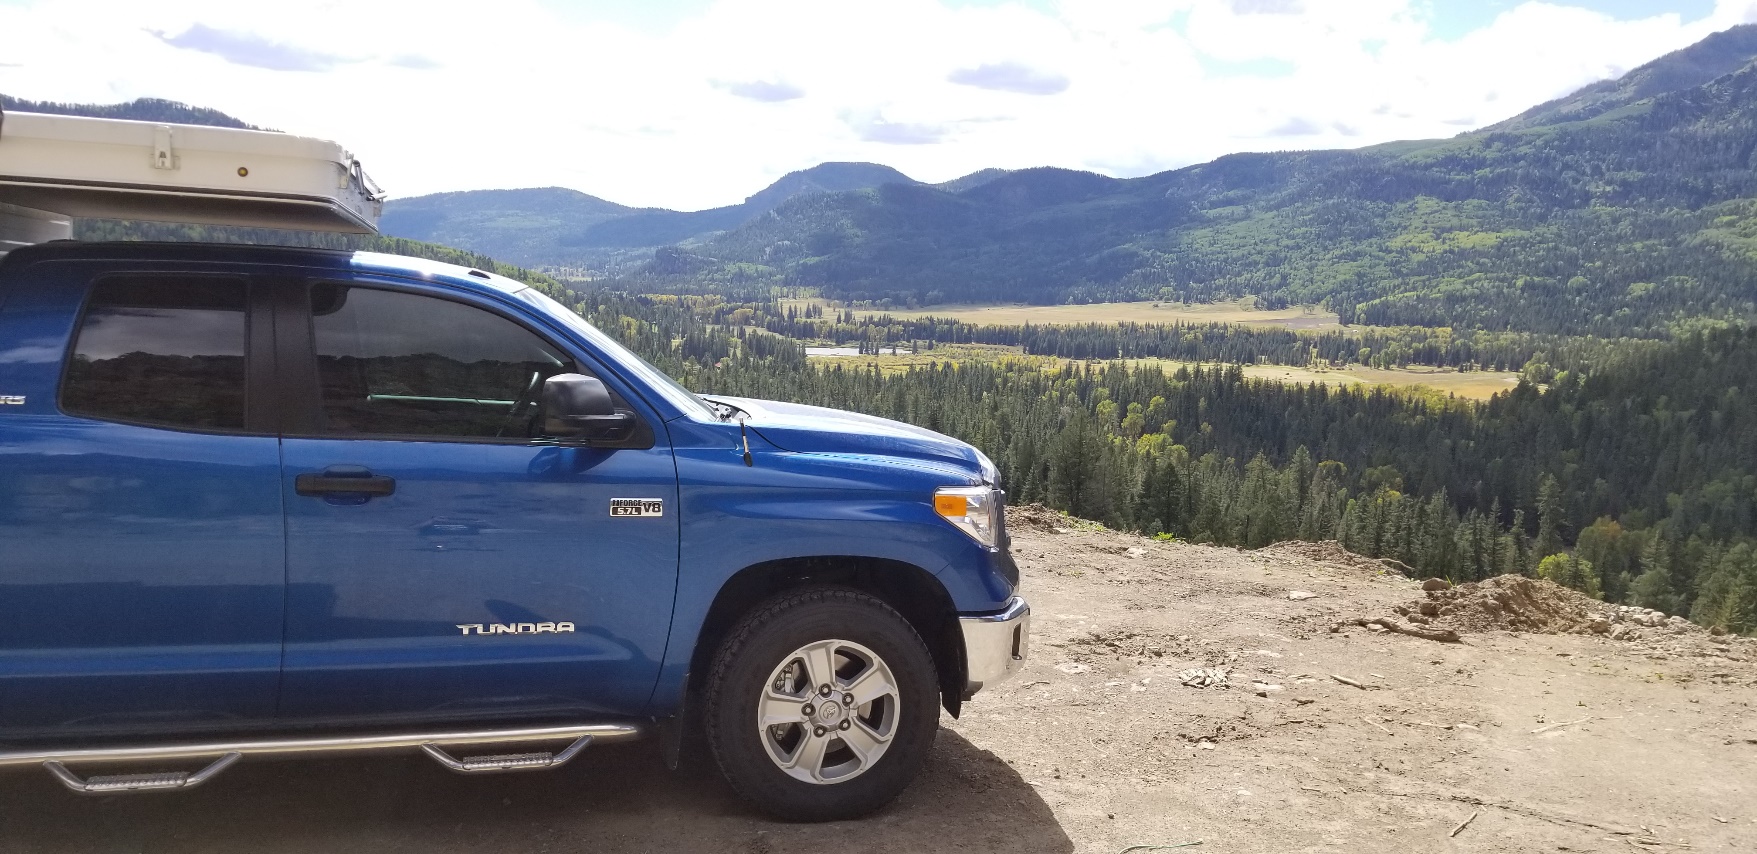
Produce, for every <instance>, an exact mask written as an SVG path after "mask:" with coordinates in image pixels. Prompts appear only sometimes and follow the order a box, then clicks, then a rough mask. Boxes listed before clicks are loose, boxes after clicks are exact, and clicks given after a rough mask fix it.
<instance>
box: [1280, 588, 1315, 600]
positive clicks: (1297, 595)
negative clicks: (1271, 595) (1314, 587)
mask: <svg viewBox="0 0 1757 854" xmlns="http://www.w3.org/2000/svg"><path fill="white" fill-rule="evenodd" d="M1287 598H1289V599H1292V600H1293V601H1295V602H1304V601H1306V600H1307V599H1316V598H1318V594H1316V593H1312V592H1310V591H1306V590H1289V591H1287Z"/></svg>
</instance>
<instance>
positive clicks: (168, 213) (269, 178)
mask: <svg viewBox="0 0 1757 854" xmlns="http://www.w3.org/2000/svg"><path fill="white" fill-rule="evenodd" d="M383 207H384V191H383V190H380V189H379V188H378V186H377V185H376V184H374V183H373V182H372V179H371V178H369V177H367V175H366V172H365V170H364V169H362V168H361V167H360V161H358V160H355V159H354V156H353V155H352V154H350V153H348V151H347V150H346V149H344V148H342V147H341V146H340V145H338V144H336V143H334V142H330V141H328V140H322V139H315V138H312V137H304V136H293V135H291V134H284V133H276V132H274V131H261V130H239V129H234V128H220V127H207V126H203V125H182V124H167V123H159V122H139V121H130V120H126V119H96V118H86V117H83V116H61V115H47V114H43V113H21V112H10V113H9V112H5V111H4V110H0V253H4V252H6V251H7V250H9V249H16V248H18V247H19V246H23V245H28V244H30V243H42V242H46V241H48V240H55V239H66V238H69V237H71V236H72V218H74V217H96V218H106V219H140V220H154V221H161V222H185V223H199V224H207V225H235V226H250V227H258V228H287V229H299V230H305V231H336V232H349V233H355V234H376V233H377V232H378V217H379V214H380V213H381V212H382V210H383Z"/></svg>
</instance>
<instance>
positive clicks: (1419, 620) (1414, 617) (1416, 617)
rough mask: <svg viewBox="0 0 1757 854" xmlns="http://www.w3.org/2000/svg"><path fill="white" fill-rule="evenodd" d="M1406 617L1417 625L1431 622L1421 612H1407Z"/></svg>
mask: <svg viewBox="0 0 1757 854" xmlns="http://www.w3.org/2000/svg"><path fill="white" fill-rule="evenodd" d="M1407 619H1408V620H1409V621H1410V622H1412V623H1415V624H1416V625H1418V626H1425V625H1427V624H1428V623H1429V622H1431V621H1430V620H1429V619H1428V618H1427V617H1425V616H1423V615H1421V614H1409V615H1407Z"/></svg>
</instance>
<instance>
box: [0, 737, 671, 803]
mask: <svg viewBox="0 0 1757 854" xmlns="http://www.w3.org/2000/svg"><path fill="white" fill-rule="evenodd" d="M647 730H648V727H647V726H646V725H645V724H641V723H602V724H579V725H575V726H550V727H526V728H516V729H492V730H463V731H440V732H408V733H392V734H388V735H354V736H332V737H324V738H281V739H264V740H257V741H216V742H203V743H191V744H164V745H141V746H126V747H93V748H81V749H77V750H11V751H6V750H0V767H7V766H13V765H40V766H42V767H43V768H45V769H47V770H48V772H49V773H50V774H52V775H54V777H55V779H57V780H59V781H61V783H62V784H63V785H65V786H67V788H69V789H72V790H74V791H76V792H83V793H90V794H98V793H107V792H141V791H162V790H168V789H187V788H189V787H191V786H197V785H200V784H201V783H203V782H206V781H207V780H209V779H211V778H212V777H213V776H214V775H216V774H218V773H220V772H221V771H224V770H226V769H227V768H229V767H231V765H232V764H233V763H235V762H237V761H238V760H239V759H242V758H243V757H246V756H299V755H309V754H325V753H346V752H367V751H395V750H417V749H418V750H421V751H422V752H424V753H426V754H427V755H428V756H430V757H432V758H433V759H435V760H436V761H438V762H439V763H440V764H441V765H444V766H445V767H447V768H450V769H451V770H453V771H458V772H460V773H486V772H492V771H522V770H539V769H543V768H555V767H558V766H560V765H562V764H563V763H565V762H567V761H568V760H570V759H572V758H574V756H576V755H578V754H579V752H580V751H581V750H584V749H585V748H586V747H587V746H588V745H591V744H597V743H605V744H608V743H613V742H618V741H633V740H635V739H639V738H642V737H643V736H645V735H646V734H647ZM562 739H571V740H572V743H571V744H569V745H568V746H567V747H566V748H565V749H563V750H562V751H561V752H560V753H553V754H552V753H516V754H505V755H499V756H481V757H471V758H466V759H455V758H453V757H452V756H451V754H449V753H447V752H446V751H445V750H443V749H442V748H444V747H465V746H472V745H475V746H483V745H502V744H525V743H530V742H541V741H560V740H562ZM182 759H211V760H213V761H212V763H211V764H209V765H208V766H207V767H206V768H203V769H202V770H200V771H196V772H193V773H191V772H187V771H169V772H154V773H147V774H113V775H99V776H93V777H88V778H81V777H79V776H78V775H76V774H74V773H73V772H72V771H70V770H68V768H67V765H68V764H70V763H72V764H77V763H83V762H92V763H116V762H157V761H168V760H182Z"/></svg>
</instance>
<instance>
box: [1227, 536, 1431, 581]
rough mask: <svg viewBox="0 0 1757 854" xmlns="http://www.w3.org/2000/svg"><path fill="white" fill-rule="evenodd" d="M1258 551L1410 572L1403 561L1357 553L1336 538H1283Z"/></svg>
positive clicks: (1346, 565) (1336, 563)
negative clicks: (1308, 539) (1316, 539)
mask: <svg viewBox="0 0 1757 854" xmlns="http://www.w3.org/2000/svg"><path fill="white" fill-rule="evenodd" d="M1257 551H1258V552H1259V553H1262V554H1270V555H1275V556H1277V557H1285V558H1296V559H1299V560H1310V561H1317V562H1318V563H1327V564H1331V565H1333V566H1345V567H1348V568H1349V569H1366V570H1371V571H1373V572H1375V573H1390V574H1392V575H1404V576H1407V575H1409V574H1410V570H1409V567H1408V566H1405V565H1404V564H1403V562H1402V561H1396V560H1391V559H1390V558H1372V557H1367V556H1366V555H1357V554H1355V553H1354V552H1351V551H1349V550H1348V549H1346V548H1344V547H1343V545H1342V544H1341V543H1339V542H1336V541H1335V540H1321V541H1318V542H1307V541H1304V540H1283V541H1281V542H1279V543H1271V544H1270V545H1267V546H1264V547H1262V548H1260V549H1257Z"/></svg>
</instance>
